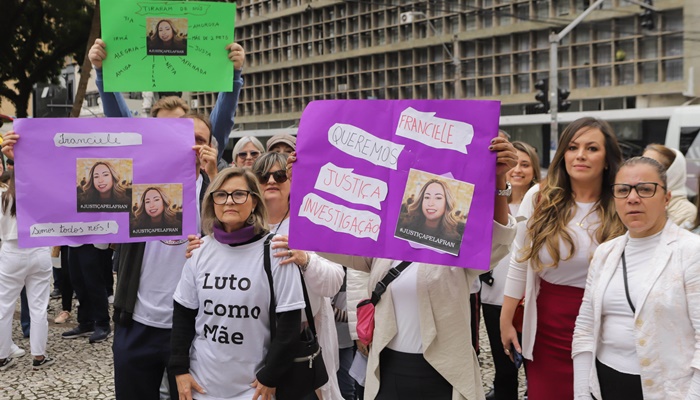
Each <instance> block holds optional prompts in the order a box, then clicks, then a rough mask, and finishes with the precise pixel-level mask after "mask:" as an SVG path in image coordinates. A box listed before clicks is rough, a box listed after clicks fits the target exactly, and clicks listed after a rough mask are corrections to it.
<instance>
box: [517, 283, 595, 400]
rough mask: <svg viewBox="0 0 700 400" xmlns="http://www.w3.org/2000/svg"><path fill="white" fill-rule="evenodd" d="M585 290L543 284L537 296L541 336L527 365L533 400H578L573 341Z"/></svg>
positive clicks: (538, 331)
mask: <svg viewBox="0 0 700 400" xmlns="http://www.w3.org/2000/svg"><path fill="white" fill-rule="evenodd" d="M583 292H584V289H580V288H576V287H572V286H562V285H555V284H552V283H548V282H545V281H544V280H541V281H540V293H539V295H538V296H537V335H536V336H535V346H534V348H533V352H532V358H533V359H534V360H533V361H528V362H527V369H526V373H527V393H528V399H529V400H571V399H573V398H574V364H573V361H572V360H571V341H572V340H573V336H574V325H575V324H576V317H577V316H578V311H579V308H580V307H581V302H582V301H583Z"/></svg>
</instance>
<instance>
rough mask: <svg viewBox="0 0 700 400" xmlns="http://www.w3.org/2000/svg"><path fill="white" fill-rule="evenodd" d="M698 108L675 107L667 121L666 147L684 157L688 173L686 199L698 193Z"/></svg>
mask: <svg viewBox="0 0 700 400" xmlns="http://www.w3.org/2000/svg"><path fill="white" fill-rule="evenodd" d="M698 133H700V106H682V107H677V108H676V109H675V110H674V111H673V113H672V114H671V117H670V118H669V120H668V128H667V129H666V141H665V143H664V144H665V145H666V147H671V148H674V149H678V150H680V151H681V153H683V154H684V155H685V159H686V170H687V171H688V180H687V182H686V186H688V189H689V193H688V197H692V196H695V195H696V194H697V193H698V176H700V135H698Z"/></svg>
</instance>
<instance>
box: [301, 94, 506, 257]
mask: <svg viewBox="0 0 700 400" xmlns="http://www.w3.org/2000/svg"><path fill="white" fill-rule="evenodd" d="M499 110H500V103H498V102H495V101H466V100H440V101H427V100H398V101H396V100H394V101H392V100H382V101H377V100H373V101H339V100H338V101H336V100H333V101H316V102H312V103H310V104H309V105H308V106H307V107H306V110H305V111H304V114H303V115H302V119H301V123H300V125H299V133H298V140H297V152H298V154H299V159H298V161H297V162H296V163H295V164H294V184H293V185H292V193H291V211H290V214H291V221H290V235H289V239H290V247H292V248H298V249H305V250H314V251H323V252H327V253H338V254H350V255H358V256H365V257H379V258H388V259H395V260H406V261H416V262H427V263H431V264H441V265H451V266H459V267H467V266H469V267H470V268H477V269H488V266H489V261H490V259H491V234H492V228H493V207H494V204H493V201H494V194H495V169H496V156H495V154H493V153H491V152H489V150H488V146H489V141H490V140H491V139H492V138H494V137H496V136H497V133H498V120H499ZM329 160H330V161H329Z"/></svg>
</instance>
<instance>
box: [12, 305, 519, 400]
mask: <svg viewBox="0 0 700 400" xmlns="http://www.w3.org/2000/svg"><path fill="white" fill-rule="evenodd" d="M49 306H50V309H49V340H48V345H47V353H48V354H49V356H51V357H53V358H54V359H55V360H56V362H55V364H53V365H51V366H49V367H46V368H44V369H41V370H38V371H34V370H32V368H31V359H32V357H31V355H30V354H29V339H25V338H23V337H22V331H21V329H20V325H19V302H18V303H17V312H16V313H15V320H14V321H13V330H12V338H13V340H14V342H15V343H16V344H17V345H18V346H20V347H21V348H23V349H25V350H26V351H27V355H25V356H24V357H21V358H19V359H18V360H17V361H18V362H17V364H16V365H15V366H14V367H12V368H10V369H8V370H7V371H4V372H0V400H38V399H41V400H43V399H50V400H74V399H114V364H113V362H112V338H110V339H108V340H107V341H105V342H102V343H96V344H89V343H88V339H87V338H78V339H62V338H61V333H62V332H64V331H66V330H68V329H71V328H73V327H75V326H76V322H75V310H76V309H75V307H74V308H73V311H74V312H73V316H72V317H71V319H70V320H68V322H67V323H65V324H61V325H57V324H54V323H53V318H54V316H56V315H58V313H59V312H60V310H61V300H60V299H57V300H54V299H52V300H51V301H50V302H49ZM111 312H112V310H111V307H110V315H111ZM483 325H484V324H483V320H482V324H481V337H480V338H481V355H480V356H479V359H480V360H481V371H482V378H483V382H484V391H488V389H489V388H488V386H490V385H491V382H493V374H494V370H493V361H492V359H491V356H490V347H489V343H488V339H487V337H486V331H485V329H484V326H483ZM522 376H523V373H522V370H521V382H523V381H524V378H523V377H522ZM520 392H521V395H522V394H523V393H524V387H523V384H521V391H520Z"/></svg>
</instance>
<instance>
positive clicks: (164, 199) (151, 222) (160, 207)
mask: <svg viewBox="0 0 700 400" xmlns="http://www.w3.org/2000/svg"><path fill="white" fill-rule="evenodd" d="M171 204H172V202H171V201H170V197H169V196H168V195H167V193H165V191H164V190H163V189H162V188H160V187H157V186H151V187H149V188H147V189H146V190H144V191H143V194H142V195H141V203H140V204H139V206H138V209H136V212H134V222H133V224H132V226H133V227H134V229H143V228H176V227H178V226H180V221H178V219H177V214H175V211H173V209H172V208H170V205H171Z"/></svg>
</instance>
